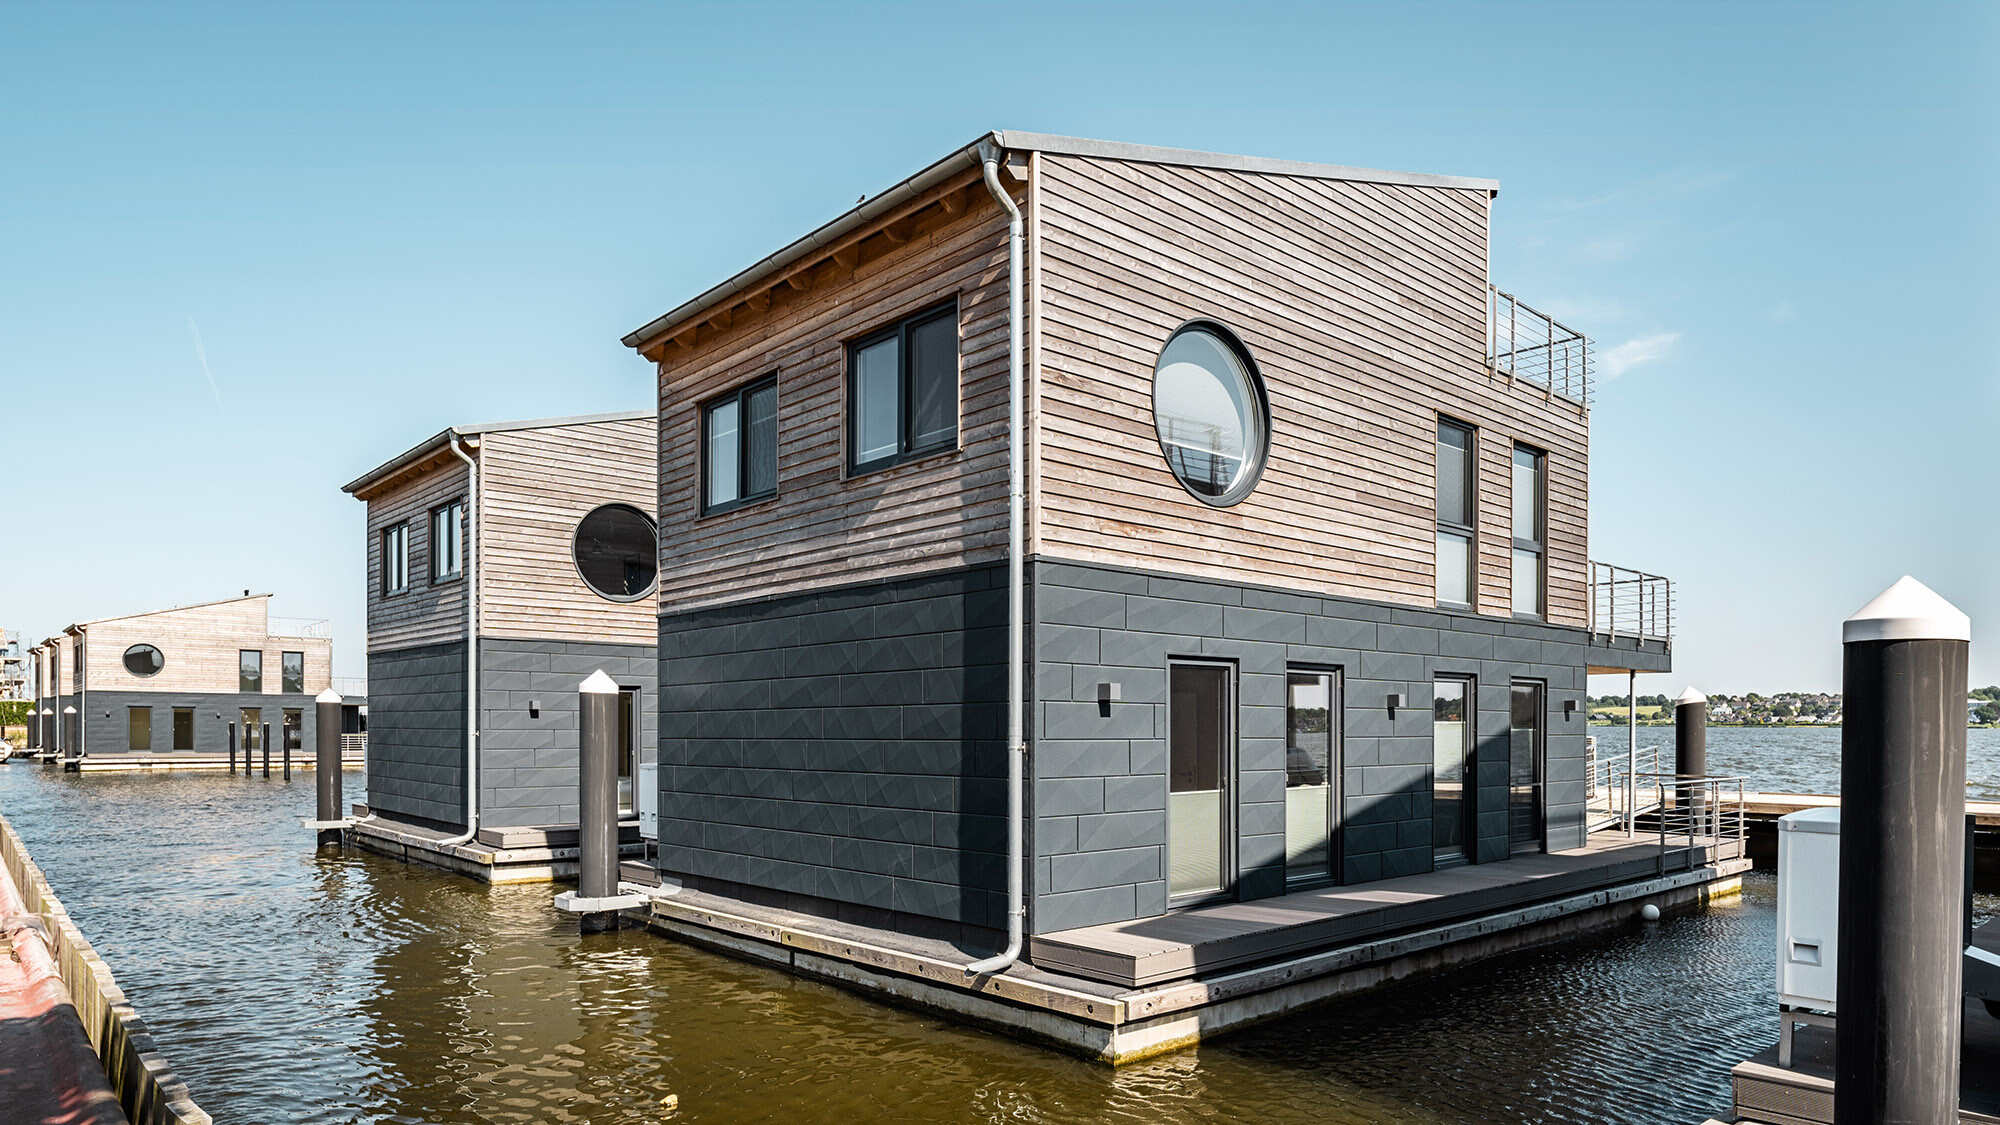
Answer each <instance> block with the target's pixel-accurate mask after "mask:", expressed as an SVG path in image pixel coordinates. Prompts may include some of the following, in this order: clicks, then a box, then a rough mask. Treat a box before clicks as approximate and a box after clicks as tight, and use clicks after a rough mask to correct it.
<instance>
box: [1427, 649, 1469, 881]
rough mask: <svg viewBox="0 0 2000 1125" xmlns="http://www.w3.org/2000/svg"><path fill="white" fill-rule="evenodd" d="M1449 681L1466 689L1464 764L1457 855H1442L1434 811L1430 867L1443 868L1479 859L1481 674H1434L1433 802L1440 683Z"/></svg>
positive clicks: (1460, 791) (1432, 706) (1432, 687)
mask: <svg viewBox="0 0 2000 1125" xmlns="http://www.w3.org/2000/svg"><path fill="white" fill-rule="evenodd" d="M1446 681H1450V682H1453V683H1457V684H1462V685H1464V688H1465V696H1464V703H1465V719H1464V724H1465V733H1464V736H1463V737H1462V738H1461V739H1460V741H1459V752H1460V753H1461V754H1462V755H1463V757H1462V758H1461V761H1462V762H1463V763H1464V766H1463V769H1462V772H1461V776H1460V780H1459V790H1458V832H1459V842H1460V844H1459V849H1458V852H1457V853H1456V854H1446V855H1440V854H1439V846H1438V843H1437V829H1436V825H1437V810H1436V808H1435V805H1433V808H1432V811H1431V826H1432V830H1431V870H1433V871H1443V870H1446V869H1448V868H1452V867H1461V866H1465V865H1467V864H1475V863H1478V862H1479V807H1478V793H1479V757H1478V755H1479V677H1478V676H1476V675H1474V674H1472V673H1469V672H1446V671H1437V672H1433V673H1432V674H1431V722H1432V724H1433V727H1432V731H1431V760H1430V763H1429V768H1428V772H1429V774H1430V792H1431V799H1432V801H1433V802H1435V801H1436V800H1437V731H1436V726H1435V724H1436V722H1437V685H1438V684H1440V683H1444V682H1446Z"/></svg>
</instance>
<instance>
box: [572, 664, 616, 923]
mask: <svg viewBox="0 0 2000 1125" xmlns="http://www.w3.org/2000/svg"><path fill="white" fill-rule="evenodd" d="M617 738H618V685H617V684H615V683H613V682H612V680H611V677H609V676H607V675H605V674H604V672H603V670H602V669H599V670H598V671H596V672H592V673H591V674H590V678H589V679H587V680H585V681H583V686H582V687H581V688H579V689H578V690H577V740H576V748H577V767H576V778H577V887H576V893H577V897H578V898H583V899H603V898H610V897H612V896H613V895H616V894H617V893H618V754H617V746H616V742H617ZM617 926H618V914H617V912H616V911H609V910H607V911H601V912H590V913H585V914H584V915H583V931H584V932H585V933H598V932H601V931H604V930H610V929H616V928H617Z"/></svg>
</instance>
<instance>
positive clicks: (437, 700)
mask: <svg viewBox="0 0 2000 1125" xmlns="http://www.w3.org/2000/svg"><path fill="white" fill-rule="evenodd" d="M368 807H369V809H370V810H372V811H375V812H379V813H382V814H383V815H385V816H389V817H392V818H394V819H396V820H405V821H414V822H416V823H419V824H429V825H432V826H435V827H448V828H457V829H462V828H464V827H465V642H464V641H447V642H445V643H443V644H434V645H421V646H419V647H416V648H404V649H396V650H394V651H391V652H377V651H374V650H370V651H369V653H368Z"/></svg>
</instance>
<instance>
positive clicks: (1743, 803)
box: [1650, 773, 1749, 875]
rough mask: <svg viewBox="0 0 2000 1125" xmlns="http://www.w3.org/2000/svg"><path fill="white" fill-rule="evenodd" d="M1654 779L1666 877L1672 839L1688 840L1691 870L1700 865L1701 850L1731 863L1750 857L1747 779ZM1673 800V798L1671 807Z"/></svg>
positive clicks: (1679, 776)
mask: <svg viewBox="0 0 2000 1125" xmlns="http://www.w3.org/2000/svg"><path fill="white" fill-rule="evenodd" d="M1650 777H1651V782H1652V785H1653V790H1654V793H1655V796H1656V798H1657V800H1658V804H1657V805H1656V806H1655V807H1656V808H1657V809H1658V810H1659V811H1658V812H1657V814H1656V816H1657V818H1658V834H1659V841H1660V854H1659V870H1660V873H1661V874H1663V875H1664V874H1666V869H1667V841H1668V839H1669V838H1670V837H1673V836H1680V837H1682V838H1683V839H1685V840H1686V841H1687V846H1686V848H1685V850H1684V851H1683V852H1682V858H1683V863H1684V866H1685V867H1686V868H1689V869H1691V868H1693V867H1694V865H1695V860H1696V855H1695V852H1696V849H1704V850H1706V851H1707V852H1708V853H1709V854H1710V855H1713V856H1717V857H1726V858H1731V859H1739V858H1741V857H1742V856H1743V855H1745V854H1746V852H1745V849H1746V847H1747V846H1748V844H1747V841H1748V838H1749V802H1748V801H1747V800H1746V795H1745V780H1746V779H1744V778H1742V777H1721V776H1713V777H1712V776H1708V775H1704V774H1677V773H1655V774H1652V775H1650ZM1669 795H1672V797H1673V800H1672V802H1671V803H1670V802H1669V801H1668V799H1667V798H1668V796H1669ZM1704 858H1705V857H1704Z"/></svg>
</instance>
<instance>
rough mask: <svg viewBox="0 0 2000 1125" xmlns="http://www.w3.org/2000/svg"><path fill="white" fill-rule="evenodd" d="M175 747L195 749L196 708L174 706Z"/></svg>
mask: <svg viewBox="0 0 2000 1125" xmlns="http://www.w3.org/2000/svg"><path fill="white" fill-rule="evenodd" d="M174 749H176V750H192V749H194V708H192V707H176V708H174Z"/></svg>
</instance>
